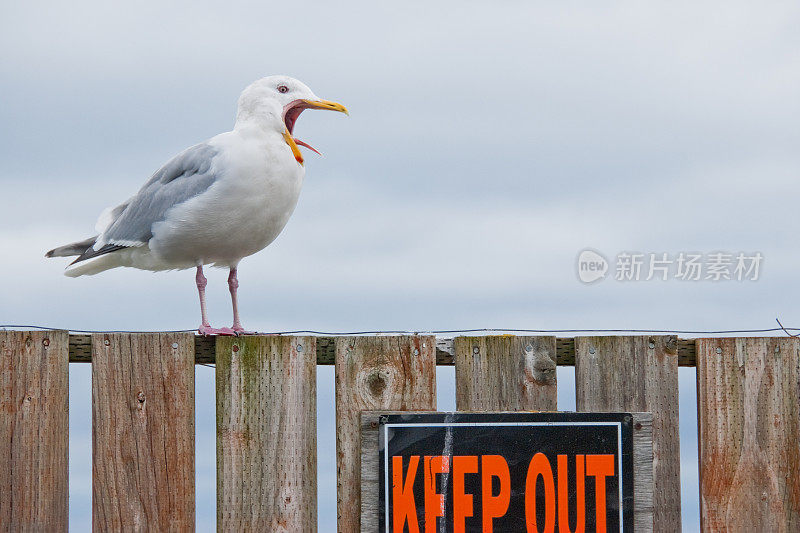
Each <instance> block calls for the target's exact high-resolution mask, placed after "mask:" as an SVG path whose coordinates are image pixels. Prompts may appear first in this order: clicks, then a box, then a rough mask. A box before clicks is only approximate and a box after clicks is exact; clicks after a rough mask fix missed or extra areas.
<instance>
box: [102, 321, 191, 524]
mask: <svg viewBox="0 0 800 533" xmlns="http://www.w3.org/2000/svg"><path fill="white" fill-rule="evenodd" d="M194 523H195V522H194V335H192V334H190V333H96V334H93V335H92V526H93V529H94V530H95V531H123V530H124V531H129V530H136V531H144V530H151V531H192V530H193V529H194Z"/></svg>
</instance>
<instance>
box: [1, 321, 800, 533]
mask: <svg viewBox="0 0 800 533" xmlns="http://www.w3.org/2000/svg"><path fill="white" fill-rule="evenodd" d="M0 347H1V348H2V356H1V358H0V410H1V411H2V419H0V528H1V529H2V530H3V531H26V530H36V531H64V530H66V529H67V502H68V485H67V472H68V470H67V442H68V439H67V436H68V408H69V406H68V383H67V382H68V379H67V378H68V362H92V363H93V364H92V420H93V432H92V458H93V459H92V465H93V470H92V477H93V490H92V522H93V526H94V528H95V529H96V530H97V531H118V530H131V531H134V530H145V529H147V530H153V531H191V530H193V528H194V525H195V522H194V520H195V519H194V506H195V503H194V501H195V488H194V479H195V475H194V464H195V461H194V417H195V413H194V365H195V363H216V367H217V368H216V389H217V395H216V399H217V527H218V529H219V530H220V531H240V530H242V531H243V530H251V531H287V532H289V531H291V532H294V531H314V530H316V527H317V515H316V495H317V475H316V454H317V441H316V366H317V365H318V364H328V365H330V364H335V365H336V369H335V376H336V419H337V423H336V428H337V429H336V448H337V471H338V487H337V493H338V517H339V518H338V520H339V523H338V529H339V531H343V532H354V531H358V530H359V520H360V517H359V500H360V492H359V479H360V478H359V476H360V455H359V433H360V418H359V417H360V412H361V411H362V410H392V411H402V410H435V409H436V365H437V364H439V365H455V371H456V405H457V409H459V410H465V411H486V410H504V411H514V410H556V409H557V408H558V405H557V402H556V391H557V379H556V367H557V366H561V365H574V367H575V378H576V379H575V384H576V385H575V394H576V400H577V409H578V410H579V411H612V410H614V411H650V412H652V413H653V455H654V466H653V468H654V483H655V487H654V501H653V517H654V530H655V531H667V532H672V531H678V530H680V524H681V510H680V449H679V437H678V366H696V367H697V390H698V405H697V409H698V426H699V431H698V436H699V438H698V441H699V452H700V453H699V461H700V464H699V470H700V495H699V497H700V502H701V504H700V514H701V523H702V527H703V529H704V530H706V531H751V530H763V531H800V340H799V339H796V338H788V337H786V338H709V339H692V340H684V339H677V338H676V337H674V336H652V335H651V336H647V335H644V336H633V337H630V336H626V337H619V336H615V337H576V338H574V339H562V338H555V337H546V336H535V337H534V336H530V337H523V336H489V337H457V338H455V339H449V340H443V339H438V340H437V339H436V338H435V337H433V336H427V335H408V336H370V337H336V338H329V337H289V336H285V337H284V336H247V337H220V338H203V337H196V336H195V335H193V334H189V333H133V334H131V333H97V334H93V335H69V334H68V333H67V332H64V331H33V332H30V331H0ZM686 444H687V443H684V445H686ZM692 445H694V443H692Z"/></svg>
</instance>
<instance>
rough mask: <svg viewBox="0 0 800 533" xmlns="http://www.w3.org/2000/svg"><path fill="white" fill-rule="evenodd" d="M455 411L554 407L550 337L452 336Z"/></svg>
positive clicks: (552, 343)
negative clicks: (454, 369)
mask: <svg viewBox="0 0 800 533" xmlns="http://www.w3.org/2000/svg"><path fill="white" fill-rule="evenodd" d="M453 348H454V352H455V366H456V408H457V409H458V410H459V411H555V410H556V409H557V390H556V387H557V384H556V338H555V337H516V336H513V337H512V336H509V335H493V336H486V337H456V338H455V339H454V340H453Z"/></svg>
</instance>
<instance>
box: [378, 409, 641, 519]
mask: <svg viewBox="0 0 800 533" xmlns="http://www.w3.org/2000/svg"><path fill="white" fill-rule="evenodd" d="M632 420H633V417H632V416H631V415H630V414H627V413H561V412H559V413H497V414H491V413H417V414H412V413H409V414H403V415H396V414H393V415H384V416H381V417H380V421H381V424H380V427H379V434H380V443H379V452H380V495H379V509H380V513H381V514H380V517H379V524H380V531H381V532H382V533H388V531H391V530H392V519H393V517H392V510H391V506H390V508H389V513H388V529H387V514H386V498H387V494H388V498H389V499H391V498H392V486H391V480H392V459H391V458H392V457H393V456H398V455H399V456H402V457H403V477H402V479H403V480H404V482H405V480H406V473H407V470H408V464H409V457H410V456H412V455H418V456H420V463H419V467H418V470H417V475H416V478H415V480H414V494H415V500H416V502H417V518H418V522H419V526H420V532H422V531H424V522H425V512H424V501H425V500H424V492H423V490H424V488H423V479H424V476H423V457H424V456H426V455H428V456H441V455H449V456H454V455H502V456H503V457H504V458H505V459H506V461H507V462H508V467H509V470H510V472H511V502H510V504H509V508H508V511H507V513H506V514H505V515H504V516H503V517H499V518H495V519H494V522H493V524H494V531H496V532H514V531H523V532H524V531H526V527H525V492H524V491H525V482H526V478H527V472H528V466H529V464H530V461H531V458H532V457H533V456H534V454H536V453H537V452H542V453H544V454H545V455H546V456H547V458H548V460H549V461H550V465H551V468H552V470H553V477H554V478H555V481H556V487H557V480H558V475H557V462H556V461H557V460H556V456H557V455H558V454H567V455H568V480H569V484H568V487H569V494H570V497H569V521H570V524H571V526H572V527H571V530H574V528H575V520H576V498H575V483H576V480H575V478H576V473H575V462H574V461H575V458H574V456H575V454H614V464H615V469H614V474H615V475H614V476H613V477H607V478H606V501H607V522H606V524H607V528H608V529H607V531H626V532H628V531H633V430H632ZM497 423H502V424H514V425H501V426H498V425H493V424H497ZM395 424H411V425H409V426H403V427H397V426H395ZM435 424H438V425H435ZM443 424H446V425H443ZM464 424H469V425H464ZM533 424H536V425H533ZM565 424H566V425H565ZM448 427H449V428H451V435H450V437H448V436H447V433H448ZM387 436H388V445H389V448H388V450H386V448H385V447H386V443H387ZM620 440H621V444H622V450H621V453H622V458H621V459H622V461H621V462H622V522H623V523H622V526H623V527H620V523H619V501H620V497H619V481H620V476H619V466H618V465H619V464H620V457H619V454H620V449H619V443H620ZM387 452H388V458H389V465H388V466H389V469H388V479H387V469H386V462H385V458H386V457H387ZM443 480H445V481H446V486H445V487H442V481H443ZM494 481H495V489H494V494H495V495H496V494H497V491H498V490H499V488H498V480H497V479H495V480H494ZM436 487H437V492H438V493H440V494H448V495H452V490H453V487H452V476H449V475H447V476H443V475H442V474H439V475H437V480H436ZM543 487H544V485H543V481H542V479H541V477H540V478H539V479H538V481H537V490H536V494H537V505H536V509H537V523H538V527H539V530H540V531H541V530H543V528H544V523H545V517H544V508H545V502H544V488H543ZM387 491H388V493H387ZM465 491H466V492H467V493H468V494H472V495H473V513H474V516H472V517H468V518H467V519H466V522H465V526H466V527H465V529H466V531H467V532H470V531H475V532H480V531H482V516H481V476H480V473H478V474H471V473H469V474H466V475H465ZM585 495H586V496H585V502H586V531H587V532H588V531H594V530H595V527H594V524H595V518H596V517H595V509H594V507H595V483H594V482H593V478H592V477H590V476H588V475H587V476H586V478H585ZM445 519H446V523H447V527H446V528H445V530H446V531H452V520H453V508H452V498H446V507H445ZM438 520H439V521H441V520H442V519H441V518H439V519H438ZM556 523H558V512H556ZM437 525H439V524H437ZM558 529H559V528H558V525H556V531H558ZM437 530H438V528H437ZM404 531H408V528H407V527H406V528H405V529H404ZM396 533H402V532H396Z"/></svg>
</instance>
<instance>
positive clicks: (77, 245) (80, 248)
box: [44, 235, 97, 257]
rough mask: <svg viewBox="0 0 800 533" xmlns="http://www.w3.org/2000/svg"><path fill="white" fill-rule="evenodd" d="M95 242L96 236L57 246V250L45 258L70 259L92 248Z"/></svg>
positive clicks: (53, 250) (54, 249)
mask: <svg viewBox="0 0 800 533" xmlns="http://www.w3.org/2000/svg"><path fill="white" fill-rule="evenodd" d="M96 240H97V235H95V236H94V237H89V238H88V239H85V240H83V241H78V242H73V243H70V244H66V245H64V246H59V247H58V248H53V249H52V250H50V251H49V252H47V253H46V254H44V256H45V257H71V256H73V255H81V254H83V253H84V252H86V250H88V249H89V248H91V247H92V246H94V243H95V241H96Z"/></svg>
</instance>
